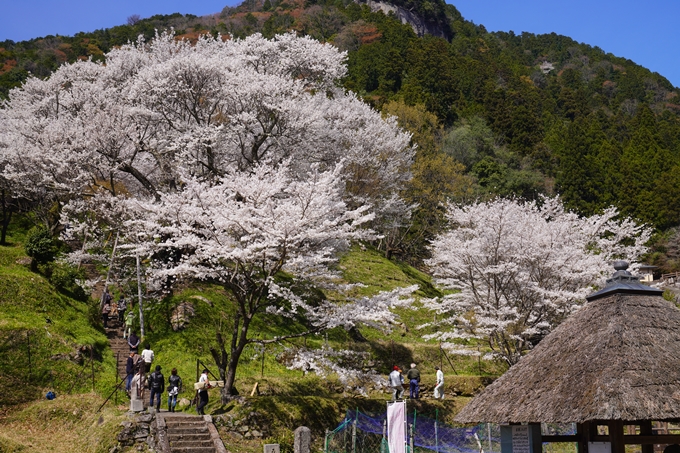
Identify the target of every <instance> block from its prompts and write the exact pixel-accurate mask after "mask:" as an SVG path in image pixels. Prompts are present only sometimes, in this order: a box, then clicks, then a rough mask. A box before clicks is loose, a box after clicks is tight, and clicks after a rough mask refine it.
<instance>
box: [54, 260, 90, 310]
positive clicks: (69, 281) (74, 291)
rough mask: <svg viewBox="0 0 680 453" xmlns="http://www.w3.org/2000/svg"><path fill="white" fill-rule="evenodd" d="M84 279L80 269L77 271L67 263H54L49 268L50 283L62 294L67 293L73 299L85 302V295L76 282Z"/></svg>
mask: <svg viewBox="0 0 680 453" xmlns="http://www.w3.org/2000/svg"><path fill="white" fill-rule="evenodd" d="M84 278H85V275H84V272H83V270H82V269H78V268H76V267H74V266H72V265H70V264H67V263H54V264H52V266H51V272H50V276H49V280H50V283H52V284H53V285H54V287H55V288H57V289H58V290H60V291H62V292H67V293H69V295H70V296H72V297H73V298H74V299H77V300H81V301H86V300H87V294H86V292H85V290H84V289H83V288H82V287H81V286H80V285H79V284H78V280H83V279H84Z"/></svg>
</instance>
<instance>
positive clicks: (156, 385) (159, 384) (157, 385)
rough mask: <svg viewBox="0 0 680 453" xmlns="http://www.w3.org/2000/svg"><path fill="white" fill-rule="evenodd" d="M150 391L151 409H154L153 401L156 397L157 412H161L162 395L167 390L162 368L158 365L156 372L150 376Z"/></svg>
mask: <svg viewBox="0 0 680 453" xmlns="http://www.w3.org/2000/svg"><path fill="white" fill-rule="evenodd" d="M149 390H151V398H150V399H149V407H153V400H154V397H155V396H156V395H158V397H157V398H156V411H160V410H161V395H162V394H163V391H164V390H165V376H163V373H161V366H160V365H156V371H154V372H153V373H151V376H149Z"/></svg>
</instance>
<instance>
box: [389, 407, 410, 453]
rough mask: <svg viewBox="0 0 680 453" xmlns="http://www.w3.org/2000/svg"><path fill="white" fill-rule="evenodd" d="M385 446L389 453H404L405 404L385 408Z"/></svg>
mask: <svg viewBox="0 0 680 453" xmlns="http://www.w3.org/2000/svg"><path fill="white" fill-rule="evenodd" d="M387 444H388V445H389V448H390V453H406V402H405V401H399V402H395V403H392V404H389V405H388V406H387Z"/></svg>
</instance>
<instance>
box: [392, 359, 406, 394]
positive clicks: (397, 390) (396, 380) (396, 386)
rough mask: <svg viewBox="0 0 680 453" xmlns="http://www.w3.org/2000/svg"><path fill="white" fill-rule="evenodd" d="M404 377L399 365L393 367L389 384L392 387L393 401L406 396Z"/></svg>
mask: <svg viewBox="0 0 680 453" xmlns="http://www.w3.org/2000/svg"><path fill="white" fill-rule="evenodd" d="M403 382H404V378H403V377H402V375H401V370H399V367H398V366H396V365H395V366H394V367H393V368H392V372H391V373H390V377H389V384H390V387H392V401H397V400H400V399H402V397H403V396H404V386H403Z"/></svg>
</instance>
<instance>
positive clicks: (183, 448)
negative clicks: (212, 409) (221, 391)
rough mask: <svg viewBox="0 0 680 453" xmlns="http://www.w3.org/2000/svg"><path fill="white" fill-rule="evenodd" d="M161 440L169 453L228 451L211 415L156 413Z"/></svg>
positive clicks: (225, 452) (217, 452) (222, 452)
mask: <svg viewBox="0 0 680 453" xmlns="http://www.w3.org/2000/svg"><path fill="white" fill-rule="evenodd" d="M156 417H157V418H156V422H157V426H158V432H159V440H160V443H161V445H162V448H163V451H165V452H169V453H180V452H182V453H227V450H226V449H225V448H224V444H223V443H222V440H221V439H220V437H219V434H218V433H217V429H216V428H215V425H213V423H212V418H211V417H210V416H209V415H206V416H199V415H187V414H182V413H172V412H160V413H158V414H156Z"/></svg>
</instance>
